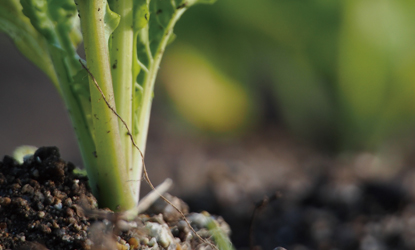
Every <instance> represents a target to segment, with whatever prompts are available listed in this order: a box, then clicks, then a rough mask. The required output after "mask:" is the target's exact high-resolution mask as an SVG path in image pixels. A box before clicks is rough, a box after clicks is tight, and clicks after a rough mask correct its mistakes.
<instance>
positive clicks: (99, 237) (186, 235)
mask: <svg viewBox="0 0 415 250" xmlns="http://www.w3.org/2000/svg"><path fill="white" fill-rule="evenodd" d="M74 169H75V166H74V165H73V164H71V163H69V162H65V161H63V160H62V159H60V155H59V152H58V149H57V148H56V147H43V148H39V149H38V150H37V151H36V152H35V154H34V155H32V156H30V157H28V158H26V159H25V161H24V163H23V164H18V163H17V162H16V161H15V160H14V159H13V158H11V157H9V156H5V157H4V159H3V161H2V162H0V187H1V188H0V249H62V250H64V249H138V248H140V249H148V248H151V249H159V248H163V249H199V248H203V249H210V246H209V245H207V244H206V243H203V244H202V243H201V242H200V241H199V239H197V238H196V237H194V235H193V234H192V232H191V230H190V229H189V227H188V226H187V224H186V223H184V221H183V220H182V218H181V216H180V215H179V214H178V213H177V212H176V211H172V208H171V207H169V206H168V205H166V204H165V203H164V202H161V201H157V202H156V203H155V204H154V205H153V206H152V207H151V208H150V209H149V210H148V211H147V212H146V213H145V214H141V215H139V216H137V218H135V219H134V220H133V221H128V222H127V221H124V220H121V219H119V218H118V215H117V214H116V213H113V212H112V211H110V210H108V209H98V208H97V201H96V199H95V198H94V196H93V195H92V193H91V192H90V190H89V188H88V183H87V177H85V176H82V175H79V174H75V173H74V172H73V170H74ZM167 196H168V198H169V200H171V201H172V202H173V203H175V204H176V205H178V206H180V208H181V210H182V212H184V213H186V214H187V216H188V219H189V220H190V221H191V223H192V226H193V227H194V228H195V230H197V232H198V234H199V235H202V236H203V237H204V238H206V239H207V238H210V237H211V235H210V234H209V233H208V231H207V229H206V228H205V225H203V223H202V224H201V223H199V222H198V221H200V220H201V219H200V216H201V215H200V214H196V213H191V214H188V213H187V211H188V209H187V205H186V204H184V203H183V202H182V201H181V200H180V199H178V198H176V197H173V196H169V195H167ZM202 218H205V216H204V215H202ZM216 222H218V225H220V226H221V227H222V228H225V229H226V227H227V224H226V223H225V222H224V221H223V220H222V219H221V218H216ZM163 230H164V231H163ZM160 235H161V236H160ZM162 236H163V237H162ZM207 240H209V239H207ZM210 243H213V241H211V240H210Z"/></svg>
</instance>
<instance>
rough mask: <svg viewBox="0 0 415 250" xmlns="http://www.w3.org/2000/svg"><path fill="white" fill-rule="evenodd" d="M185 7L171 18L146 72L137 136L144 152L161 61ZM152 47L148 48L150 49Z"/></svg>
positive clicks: (139, 145)
mask: <svg viewBox="0 0 415 250" xmlns="http://www.w3.org/2000/svg"><path fill="white" fill-rule="evenodd" d="M185 10H186V9H185V8H181V9H178V10H177V11H176V12H175V13H174V15H173V17H172V18H171V20H170V22H169V24H168V26H167V28H166V32H165V35H164V36H163V39H162V40H161V42H160V44H159V46H158V48H157V50H156V53H155V55H154V56H153V60H151V61H150V67H149V69H148V73H147V74H146V77H145V80H144V84H143V85H142V86H143V99H142V106H141V111H140V116H139V119H138V121H139V124H138V131H139V134H138V137H137V145H138V147H139V148H140V149H141V151H142V152H143V154H144V153H145V150H146V142H147V132H148V126H149V123H150V114H151V104H152V100H153V92H154V83H155V81H156V76H157V72H158V70H159V67H160V62H161V59H162V57H163V53H164V50H165V48H166V46H167V43H168V41H169V39H170V36H171V35H172V34H173V27H174V25H175V24H176V22H177V20H179V18H180V16H181V15H182V14H183V13H184V12H185ZM149 49H150V48H148V50H149Z"/></svg>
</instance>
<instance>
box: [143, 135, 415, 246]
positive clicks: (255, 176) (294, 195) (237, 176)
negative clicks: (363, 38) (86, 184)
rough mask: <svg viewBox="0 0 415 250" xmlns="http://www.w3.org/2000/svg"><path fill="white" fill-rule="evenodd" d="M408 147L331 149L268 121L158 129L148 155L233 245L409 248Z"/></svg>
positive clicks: (414, 176)
mask: <svg viewBox="0 0 415 250" xmlns="http://www.w3.org/2000/svg"><path fill="white" fill-rule="evenodd" d="M161 128H162V127H161ZM160 131H161V132H162V133H161V134H160ZM411 145H412V146H410V147H408V146H399V145H393V144H389V145H388V148H387V149H388V150H387V151H386V152H385V151H384V152H383V154H381V153H372V152H355V153H349V154H345V153H344V154H341V155H328V154H325V153H322V152H321V151H319V150H317V149H315V148H312V147H310V146H309V145H305V144H304V143H301V142H298V141H296V140H293V138H291V137H290V136H287V134H286V133H284V131H282V132H281V130H276V129H274V128H271V129H264V130H263V131H260V132H258V133H256V134H253V135H248V136H245V137H242V138H238V139H236V140H233V141H230V140H229V141H222V142H221V141H219V142H218V141H217V140H216V141H214V140H209V139H204V138H200V137H199V138H196V139H195V138H194V137H193V138H191V137H189V136H186V134H185V133H182V134H179V133H170V132H169V130H168V129H165V130H164V131H163V129H160V128H158V130H157V133H156V134H153V135H152V143H149V150H148V151H147V152H148V155H147V161H148V162H149V163H150V164H151V163H152V166H154V167H156V168H157V167H158V168H159V169H154V168H149V170H150V173H149V174H150V177H153V178H159V177H157V176H158V175H160V174H161V175H162V174H163V173H165V174H166V175H167V176H173V177H174V178H173V180H174V181H175V184H176V185H175V190H174V193H175V194H176V195H178V196H180V197H181V198H183V200H184V201H185V202H186V203H187V204H188V205H189V207H191V208H192V209H194V210H196V211H200V210H207V211H209V212H211V213H213V214H220V215H221V216H223V218H224V219H225V221H226V222H227V223H229V225H230V227H231V230H232V234H231V239H232V243H233V244H234V246H235V247H236V248H237V249H249V247H250V245H253V246H256V247H260V248H261V249H264V250H272V249H276V248H277V247H284V248H285V249H288V250H356V249H359V250H386V249H397V250H409V249H415V167H414V166H415V161H414V157H413V156H414V152H413V149H414V148H415V147H413V144H411ZM152 147H154V150H152ZM151 152H158V155H160V152H162V154H163V157H162V158H161V157H158V155H157V154H154V155H152V153H151ZM162 166H164V167H162ZM174 168H176V169H174ZM153 171H154V172H153ZM161 178H165V177H161ZM161 180H162V179H161ZM161 180H155V182H160V181H161ZM275 193H278V194H279V196H278V197H279V198H276V199H273V197H275V196H274V194H275ZM266 196H267V197H269V199H270V200H269V202H267V199H264V197H266ZM260 205H262V206H260ZM256 206H257V207H258V209H257V210H256V211H257V212H256V217H255V220H254V222H253V224H252V227H251V221H252V216H253V213H254V210H255V207H256Z"/></svg>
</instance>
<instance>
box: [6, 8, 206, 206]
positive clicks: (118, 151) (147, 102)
mask: <svg viewBox="0 0 415 250" xmlns="http://www.w3.org/2000/svg"><path fill="white" fill-rule="evenodd" d="M211 2H214V0H75V2H74V1H73V0H20V1H19V0H2V1H0V31H3V32H5V33H7V34H8V35H9V36H10V37H11V38H12V39H13V41H14V43H15V44H16V46H17V48H18V49H19V50H20V51H21V52H22V54H24V55H25V56H26V57H27V58H28V59H29V60H31V61H32V62H33V63H34V64H36V65H37V66H38V67H39V68H40V69H41V70H42V71H43V72H45V73H46V74H47V75H48V76H49V78H50V79H51V81H52V83H53V84H54V85H55V87H56V88H57V89H58V92H59V93H60V95H61V96H62V98H63V100H64V102H65V105H66V107H67V109H68V112H69V115H70V118H71V120H72V124H73V127H74V129H75V133H76V135H77V139H78V144H79V147H80V150H81V154H82V158H83V162H84V166H85V168H86V170H87V174H88V178H89V182H90V186H91V189H92V191H93V193H94V195H95V196H96V197H97V199H98V202H99V205H100V206H101V207H109V208H110V209H112V210H115V211H125V210H130V209H132V208H133V207H135V206H136V205H137V203H138V201H139V191H140V182H141V176H142V172H143V155H144V153H145V146H146V140H147V132H148V126H149V119H150V110H151V103H152V99H153V90H154V82H155V79H156V75H157V71H158V69H159V66H160V61H161V58H162V56H163V52H164V50H165V48H166V46H167V44H168V43H169V42H171V41H172V40H173V39H174V34H173V28H174V25H175V24H176V22H177V21H178V20H179V18H180V17H181V15H182V14H183V13H184V12H185V11H186V10H187V9H188V8H189V7H191V6H192V5H194V4H197V3H211ZM82 41H83V47H84V50H85V55H86V61H84V62H83V63H80V61H79V60H81V62H82V59H81V58H80V56H79V55H78V54H77V48H78V46H79V45H80V43H81V42H82ZM83 65H86V67H87V69H88V70H85V69H84V68H83V67H82V66H83ZM104 99H105V101H104ZM110 107H112V108H113V109H114V110H112V109H111V108H110ZM116 114H118V115H119V117H117V115H116ZM132 142H135V143H136V146H137V148H138V149H139V150H137V149H136V148H135V147H134V145H133V143H132Z"/></svg>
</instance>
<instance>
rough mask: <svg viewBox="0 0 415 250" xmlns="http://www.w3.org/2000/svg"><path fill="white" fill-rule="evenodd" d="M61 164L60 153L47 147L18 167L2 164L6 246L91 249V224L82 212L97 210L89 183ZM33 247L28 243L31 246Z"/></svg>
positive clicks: (0, 221) (1, 234) (7, 160)
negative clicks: (83, 209) (41, 245)
mask: <svg viewBox="0 0 415 250" xmlns="http://www.w3.org/2000/svg"><path fill="white" fill-rule="evenodd" d="M74 169H75V166H74V165H72V164H71V163H66V162H64V161H62V160H61V159H60V155H59V152H58V149H57V148H55V147H44V148H40V149H39V150H37V151H36V153H35V154H34V155H33V156H32V157H30V158H29V159H26V160H25V162H24V163H23V164H21V165H20V164H18V163H17V162H16V161H15V160H14V159H13V158H11V157H9V156H5V157H4V159H3V162H0V184H1V188H0V206H1V207H0V211H1V216H0V229H1V231H0V245H1V246H2V248H3V249H15V248H16V247H18V246H21V245H23V244H24V243H25V242H38V243H41V244H43V245H45V246H46V247H48V248H52V249H81V248H85V243H86V240H87V229H88V227H89V226H90V223H91V222H90V221H89V220H88V218H86V217H85V215H83V213H82V212H81V211H82V209H81V208H80V205H81V204H80V203H81V202H82V206H83V207H85V206H86V207H87V208H89V209H93V208H95V207H96V199H95V198H94V197H93V196H92V194H91V192H90V190H89V188H88V181H87V178H86V177H84V176H81V175H78V174H75V173H73V170H74ZM26 244H27V243H26Z"/></svg>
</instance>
